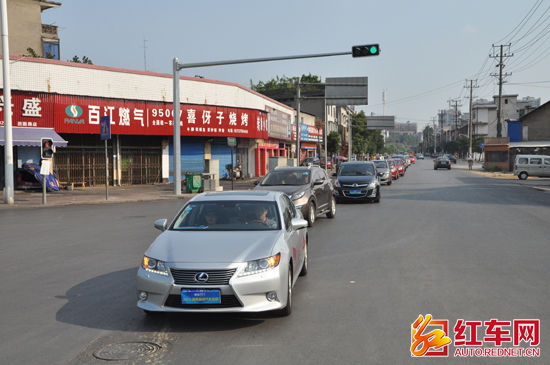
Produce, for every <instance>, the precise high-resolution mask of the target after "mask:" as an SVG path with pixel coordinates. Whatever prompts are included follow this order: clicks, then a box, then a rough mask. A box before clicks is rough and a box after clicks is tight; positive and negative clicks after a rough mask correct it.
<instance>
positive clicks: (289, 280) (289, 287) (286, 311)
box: [279, 264, 292, 316]
mask: <svg viewBox="0 0 550 365" xmlns="http://www.w3.org/2000/svg"><path fill="white" fill-rule="evenodd" d="M286 284H287V288H286V294H287V295H286V306H285V307H284V308H283V309H281V310H280V311H279V314H280V315H281V316H288V315H290V313H292V264H289V265H288V277H287V280H286Z"/></svg>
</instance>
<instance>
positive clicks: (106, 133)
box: [100, 115, 111, 141]
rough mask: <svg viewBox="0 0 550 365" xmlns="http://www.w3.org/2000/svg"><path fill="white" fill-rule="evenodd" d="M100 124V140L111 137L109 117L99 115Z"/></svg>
mask: <svg viewBox="0 0 550 365" xmlns="http://www.w3.org/2000/svg"><path fill="white" fill-rule="evenodd" d="M100 126H101V128H100V133H101V140H102V141H104V140H108V139H111V118H109V116H108V115H106V116H103V117H101V119H100Z"/></svg>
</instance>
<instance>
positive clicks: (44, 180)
mask: <svg viewBox="0 0 550 365" xmlns="http://www.w3.org/2000/svg"><path fill="white" fill-rule="evenodd" d="M46 176H47V175H42V205H46Z"/></svg>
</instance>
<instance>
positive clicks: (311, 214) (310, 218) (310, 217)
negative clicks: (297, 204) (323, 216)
mask: <svg viewBox="0 0 550 365" xmlns="http://www.w3.org/2000/svg"><path fill="white" fill-rule="evenodd" d="M316 214H317V209H316V207H315V203H314V202H310V203H309V209H308V211H307V226H308V227H312V226H313V223H315V218H316V217H315V215H316Z"/></svg>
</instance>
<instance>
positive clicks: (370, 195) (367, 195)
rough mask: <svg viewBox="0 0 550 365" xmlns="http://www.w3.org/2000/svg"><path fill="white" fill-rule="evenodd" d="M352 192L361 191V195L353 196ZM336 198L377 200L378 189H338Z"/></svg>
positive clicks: (335, 192)
mask: <svg viewBox="0 0 550 365" xmlns="http://www.w3.org/2000/svg"><path fill="white" fill-rule="evenodd" d="M350 190H361V194H351V193H350ZM334 197H335V198H336V199H338V200H362V199H374V198H376V189H368V188H336V189H334Z"/></svg>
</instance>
